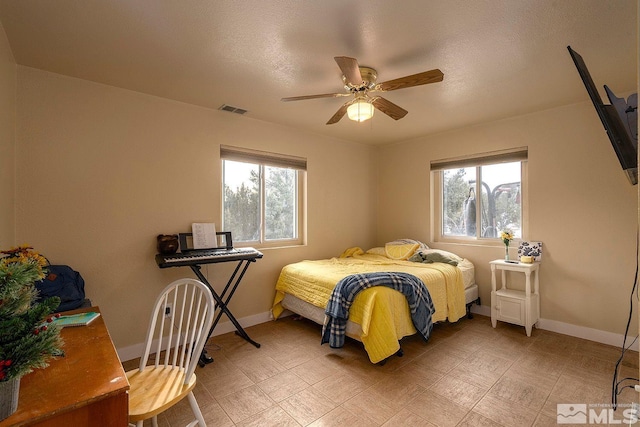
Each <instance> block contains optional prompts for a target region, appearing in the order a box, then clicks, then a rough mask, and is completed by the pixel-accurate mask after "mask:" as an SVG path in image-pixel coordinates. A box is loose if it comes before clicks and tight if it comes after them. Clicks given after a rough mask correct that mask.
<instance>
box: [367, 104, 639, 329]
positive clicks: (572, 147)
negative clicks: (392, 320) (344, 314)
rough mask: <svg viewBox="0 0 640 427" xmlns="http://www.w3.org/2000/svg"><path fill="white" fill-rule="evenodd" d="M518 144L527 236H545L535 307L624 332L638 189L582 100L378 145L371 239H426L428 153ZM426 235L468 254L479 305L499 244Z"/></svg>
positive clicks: (439, 155) (438, 155) (548, 315)
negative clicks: (524, 166) (523, 150)
mask: <svg viewBox="0 0 640 427" xmlns="http://www.w3.org/2000/svg"><path fill="white" fill-rule="evenodd" d="M521 146H528V147H529V162H528V172H529V178H528V186H529V235H528V236H526V237H527V238H528V239H530V240H539V241H542V242H543V244H544V247H543V250H544V253H543V262H542V266H541V275H540V277H541V279H540V280H541V317H542V318H544V319H548V320H553V321H557V322H564V323H566V324H570V325H578V326H581V327H586V328H593V329H598V330H602V331H608V332H613V333H617V334H623V333H624V328H625V325H626V320H627V315H628V310H629V306H628V302H629V296H630V292H631V287H632V285H633V279H634V273H635V265H636V231H637V219H638V211H637V206H638V204H637V202H638V195H637V188H636V187H633V186H631V185H630V184H629V182H628V181H627V179H626V177H625V175H624V174H623V172H622V170H621V168H620V165H619V163H618V160H617V158H616V156H615V154H614V151H613V149H612V147H611V144H610V142H609V140H608V138H607V136H606V134H605V133H604V130H603V128H602V125H601V124H600V122H599V120H598V117H597V115H596V112H595V110H594V109H593V107H592V105H591V104H590V103H581V104H577V105H569V106H565V107H560V108H556V109H553V110H548V111H543V112H539V113H535V114H530V115H526V116H521V117H516V118H513V119H509V120H503V121H499V122H494V123H487V124H483V125H481V126H475V127H470V128H466V129H460V130H457V131H454V132H448V133H444V134H440V135H434V136H430V137H425V138H419V139H416V140H413V141H408V142H406V143H402V144H397V145H393V146H387V147H383V148H382V149H380V150H379V152H378V156H379V158H378V164H379V171H380V174H379V186H380V188H379V192H378V196H379V205H378V209H377V212H378V226H377V232H378V235H377V242H378V243H382V242H385V241H387V240H389V239H393V238H398V237H405V236H407V237H413V238H417V239H421V240H424V241H426V242H432V240H433V239H432V236H431V231H430V220H431V212H430V210H429V207H430V205H429V194H430V175H429V162H430V161H431V160H434V159H443V158H449V157H456V156H462V155H465V154H470V153H482V152H486V151H492V150H498V149H505V148H511V147H521ZM433 245H434V246H435V247H440V248H442V249H446V250H450V251H452V252H456V253H459V254H461V255H463V256H465V257H467V258H468V259H470V260H471V261H473V262H474V263H475V265H476V268H477V275H476V276H477V282H478V284H479V287H480V296H481V298H482V301H483V305H485V306H488V305H489V301H490V291H491V281H490V271H489V267H488V262H489V261H491V260H493V259H497V258H501V257H503V256H504V249H503V246H501V245H500V246H496V247H479V246H463V245H454V244H444V243H440V244H437V243H436V244H433ZM634 323H635V322H634ZM634 327H635V325H634Z"/></svg>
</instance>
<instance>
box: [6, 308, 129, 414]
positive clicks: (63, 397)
mask: <svg viewBox="0 0 640 427" xmlns="http://www.w3.org/2000/svg"><path fill="white" fill-rule="evenodd" d="M81 311H100V309H99V308H98V307H92V308H88V309H80V310H73V311H70V312H68V313H76V312H81ZM65 314H67V313H65ZM61 336H62V339H63V340H64V346H63V350H64V353H65V356H64V357H55V358H52V359H50V362H49V366H48V367H47V368H45V369H36V370H34V371H33V372H32V373H30V374H27V375H25V376H24V377H22V380H21V381H20V398H19V400H18V409H17V411H16V412H15V413H13V414H12V415H11V416H10V417H8V418H6V419H4V420H3V421H0V427H5V426H26V425H28V426H46V427H75V426H92V427H93V426H109V427H112V426H113V427H116V426H126V425H127V424H128V412H129V395H128V392H127V391H128V390H129V382H128V381H127V377H126V376H125V373H124V369H123V368H122V364H121V363H120V359H119V358H118V354H117V353H116V350H115V348H114V347H113V342H112V341H111V337H110V336H109V331H107V327H106V326H105V323H104V319H103V317H102V316H100V317H98V318H97V319H96V320H94V321H93V322H91V323H90V324H89V325H87V326H78V327H67V328H64V329H62V331H61Z"/></svg>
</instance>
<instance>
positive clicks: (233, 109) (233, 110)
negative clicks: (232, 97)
mask: <svg viewBox="0 0 640 427" xmlns="http://www.w3.org/2000/svg"><path fill="white" fill-rule="evenodd" d="M218 110H222V111H228V112H230V113H236V114H240V115H242V114H244V113H246V112H247V110H243V109H242V108H236V107H232V106H231V105H227V104H222V106H221V107H220V108H218Z"/></svg>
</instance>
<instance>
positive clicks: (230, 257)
mask: <svg viewBox="0 0 640 427" xmlns="http://www.w3.org/2000/svg"><path fill="white" fill-rule="evenodd" d="M259 258H262V252H260V251H258V250H256V249H254V248H234V249H199V250H191V251H189V252H186V253H177V254H172V255H163V254H157V255H156V263H157V264H158V267H160V268H168V267H184V266H191V265H198V264H212V263H216V262H231V261H243V260H249V261H255V260H256V259H259Z"/></svg>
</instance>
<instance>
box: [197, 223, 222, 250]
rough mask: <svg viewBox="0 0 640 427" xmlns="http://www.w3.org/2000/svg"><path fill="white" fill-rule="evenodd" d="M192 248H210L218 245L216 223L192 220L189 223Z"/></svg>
mask: <svg viewBox="0 0 640 427" xmlns="http://www.w3.org/2000/svg"><path fill="white" fill-rule="evenodd" d="M191 232H192V233H193V248H194V249H210V248H215V247H217V246H218V241H217V239H216V225H215V224H214V223H211V222H194V223H193V224H191Z"/></svg>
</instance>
